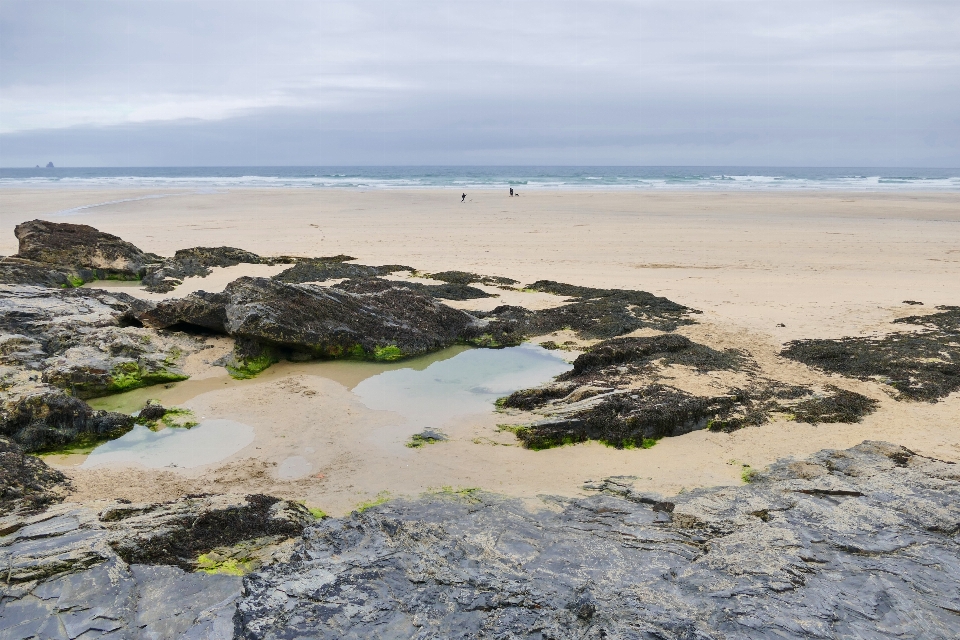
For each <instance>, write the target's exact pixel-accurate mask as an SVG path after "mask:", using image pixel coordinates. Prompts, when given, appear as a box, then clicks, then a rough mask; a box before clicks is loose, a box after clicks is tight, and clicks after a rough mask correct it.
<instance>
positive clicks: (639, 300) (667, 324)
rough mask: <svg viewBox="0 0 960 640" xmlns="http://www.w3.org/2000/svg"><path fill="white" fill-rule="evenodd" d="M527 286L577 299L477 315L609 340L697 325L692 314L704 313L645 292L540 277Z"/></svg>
mask: <svg viewBox="0 0 960 640" xmlns="http://www.w3.org/2000/svg"><path fill="white" fill-rule="evenodd" d="M525 290H529V291H538V292H544V293H551V294H555V295H561V296H570V297H572V300H570V301H569V302H568V303H567V304H564V305H562V306H559V307H554V308H552V309H542V310H539V311H528V310H526V309H522V308H521V307H513V306H508V305H503V306H500V307H497V308H496V309H494V310H493V311H491V312H488V313H485V314H478V315H480V316H481V317H484V318H489V319H490V320H491V324H494V323H496V324H499V325H513V326H515V327H517V328H518V329H519V330H520V331H521V332H522V333H524V334H525V335H543V334H547V333H553V332H555V331H560V330H562V329H572V330H573V331H576V332H577V333H578V334H579V335H580V337H582V338H599V339H607V338H614V337H617V336H622V335H624V334H627V333H630V332H632V331H636V330H637V329H642V328H649V329H656V330H659V331H673V330H675V329H676V328H677V327H679V326H681V325H687V324H693V322H694V321H693V319H692V318H690V315H691V314H697V313H700V312H699V311H696V310H695V309H690V308H689V307H685V306H683V305H680V304H677V303H676V302H673V301H671V300H668V299H667V298H662V297H660V296H655V295H653V294H652V293H647V292H646V291H634V290H630V289H594V288H591V287H580V286H576V285H570V284H564V283H561V282H554V281H552V280H539V281H537V282H534V283H533V284H530V285H527V287H526V288H525Z"/></svg>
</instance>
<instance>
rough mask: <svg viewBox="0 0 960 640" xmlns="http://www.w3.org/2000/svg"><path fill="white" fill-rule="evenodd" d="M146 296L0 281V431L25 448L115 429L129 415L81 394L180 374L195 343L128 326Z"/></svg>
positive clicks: (121, 428)
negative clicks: (99, 407) (100, 407)
mask: <svg viewBox="0 0 960 640" xmlns="http://www.w3.org/2000/svg"><path fill="white" fill-rule="evenodd" d="M151 306H152V305H151V304H150V303H145V302H143V301H140V300H137V299H135V298H132V297H130V296H127V295H124V294H108V293H106V292H104V291H100V290H96V289H70V290H59V289H51V288H47V287H30V286H14V285H0V435H6V436H8V437H11V438H13V439H14V440H16V441H17V442H18V443H19V444H20V445H21V446H23V447H24V448H25V449H26V450H28V451H39V450H46V449H51V448H56V447H60V446H63V445H66V444H68V443H70V442H74V441H76V440H82V441H84V442H93V441H96V440H99V439H103V438H107V437H115V436H116V435H119V434H122V433H123V432H125V431H126V430H129V428H130V427H131V426H132V421H131V420H130V418H129V416H120V415H118V414H106V413H103V412H96V411H93V410H92V409H91V408H90V407H89V406H88V405H87V404H86V403H84V402H82V400H81V399H82V398H91V397H96V396H101V395H106V394H109V393H116V392H119V391H125V390H128V389H134V388H137V387H142V386H147V385H149V384H156V383H161V382H171V381H175V380H182V379H184V378H186V375H185V374H184V373H183V372H182V371H181V370H180V369H179V363H180V362H181V361H182V359H183V358H184V357H185V356H186V355H188V354H189V353H192V352H195V351H197V350H199V349H201V348H203V345H202V344H201V343H200V341H198V340H197V339H196V338H194V337H191V336H186V335H176V334H166V335H161V334H158V333H157V332H156V331H151V330H149V329H144V328H142V327H138V326H133V325H135V324H139V321H137V320H136V318H135V317H134V316H135V315H136V314H138V313H141V312H143V311H144V310H146V309H148V308H150V307H151Z"/></svg>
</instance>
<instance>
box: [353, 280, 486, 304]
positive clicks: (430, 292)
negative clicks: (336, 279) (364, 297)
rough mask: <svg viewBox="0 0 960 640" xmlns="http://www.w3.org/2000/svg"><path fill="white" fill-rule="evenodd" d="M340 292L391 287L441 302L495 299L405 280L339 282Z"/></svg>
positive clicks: (455, 286) (474, 290) (462, 286)
mask: <svg viewBox="0 0 960 640" xmlns="http://www.w3.org/2000/svg"><path fill="white" fill-rule="evenodd" d="M335 286H336V288H337V289H340V290H341V291H348V292H350V293H377V292H380V291H385V290H387V289H390V288H393V287H403V288H404V289H410V290H411V291H416V292H417V293H420V294H423V295H426V296H430V297H431V298H440V299H442V300H475V299H478V298H493V297H496V296H494V294H492V293H487V292H486V291H484V290H483V289H478V288H476V287H471V286H469V285H465V284H447V283H444V284H423V283H420V282H408V281H405V280H399V281H398V280H383V279H381V278H358V279H352V280H347V281H345V282H340V283H338V284H336V285H335Z"/></svg>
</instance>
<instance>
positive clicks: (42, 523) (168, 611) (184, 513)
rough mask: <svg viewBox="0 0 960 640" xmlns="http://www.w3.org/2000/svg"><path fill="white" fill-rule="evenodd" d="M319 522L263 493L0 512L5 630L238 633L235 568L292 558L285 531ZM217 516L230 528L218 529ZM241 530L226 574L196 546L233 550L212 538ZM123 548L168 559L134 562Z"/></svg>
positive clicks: (9, 633) (27, 634)
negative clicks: (236, 559) (30, 513)
mask: <svg viewBox="0 0 960 640" xmlns="http://www.w3.org/2000/svg"><path fill="white" fill-rule="evenodd" d="M238 519H239V527H237V526H235V525H237V524H238ZM312 521H313V517H312V516H311V515H310V514H309V513H308V512H307V511H306V509H305V508H303V507H302V506H301V505H298V504H296V503H289V502H282V501H278V500H277V499H275V498H268V497H266V496H250V497H248V498H247V499H237V498H236V497H229V496H207V497H193V498H184V499H181V500H178V501H176V502H172V503H166V504H123V503H120V502H117V503H114V504H113V505H110V506H107V507H106V508H105V509H104V510H103V511H102V512H100V513H99V514H98V513H97V512H96V511H94V510H92V509H90V508H87V507H77V506H75V505H73V506H70V505H60V506H57V507H53V508H51V509H48V510H47V511H46V512H44V513H42V514H39V515H36V516H31V517H24V516H8V517H3V518H0V531H3V537H0V566H2V568H3V571H2V585H3V586H0V637H3V638H8V637H17V638H34V637H40V638H60V637H83V638H185V639H194V640H200V639H206V640H212V639H223V640H226V639H228V638H232V637H233V626H234V625H233V617H234V614H235V612H236V600H237V598H238V597H239V595H240V589H241V578H240V577H239V576H238V575H237V573H240V572H242V571H241V568H247V567H251V568H253V567H256V566H259V565H260V564H262V562H268V563H269V562H278V561H285V560H287V559H289V543H284V542H283V539H284V538H285V537H287V536H288V535H297V534H298V533H299V532H300V531H302V529H303V527H304V526H305V525H306V524H307V523H309V522H312ZM218 524H219V525H221V526H224V527H228V529H227V530H225V531H220V532H216V531H212V529H213V528H214V527H216V526H217V525H218ZM196 527H199V529H197V530H196V531H194V530H193V529H194V528H196ZM272 532H279V533H277V534H276V535H274V533H272ZM243 536H250V537H248V538H243ZM238 539H242V540H243V541H242V542H240V543H239V544H238V545H236V547H235V548H236V549H239V550H240V551H239V552H240V553H242V554H243V558H244V560H243V562H242V563H241V562H234V563H233V564H232V565H230V566H228V567H225V570H226V572H227V573H228V574H230V575H218V574H216V572H218V571H220V570H221V568H217V567H212V568H206V567H207V565H206V564H203V562H202V558H203V556H199V557H198V556H197V555H196V554H198V553H208V554H209V555H211V556H213V555H216V556H217V557H220V554H223V555H229V554H230V550H231V549H232V548H226V547H224V548H215V547H213V546H211V545H213V544H214V543H215V542H217V541H220V540H238ZM217 549H219V552H218V551H217ZM117 550H120V553H122V554H125V555H127V556H137V555H138V554H144V553H145V554H146V555H148V556H149V558H148V559H151V558H154V557H156V558H157V559H158V560H159V561H160V562H161V564H160V565H148V564H128V563H127V562H125V561H123V560H122V559H121V558H120V556H119V555H118V551H117ZM158 550H160V551H159V552H158ZM178 554H194V555H192V556H188V555H178ZM257 558H259V559H260V560H257ZM184 565H185V566H184ZM198 566H200V568H201V569H203V571H202V572H197V573H191V572H192V571H194V570H196V569H197V568H198ZM182 567H183V568H182ZM185 569H186V571H185ZM211 571H212V572H213V574H211V573H209V572H211Z"/></svg>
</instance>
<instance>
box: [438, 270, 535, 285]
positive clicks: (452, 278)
mask: <svg viewBox="0 0 960 640" xmlns="http://www.w3.org/2000/svg"><path fill="white" fill-rule="evenodd" d="M427 276H428V277H429V278H430V279H432V280H441V281H443V282H446V283H448V284H459V285H468V284H473V283H474V282H479V283H481V284H488V285H511V284H517V281H516V280H513V279H512V278H502V277H500V276H481V275H478V274H476V273H470V272H469V271H440V272H438V273H430V274H427Z"/></svg>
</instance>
